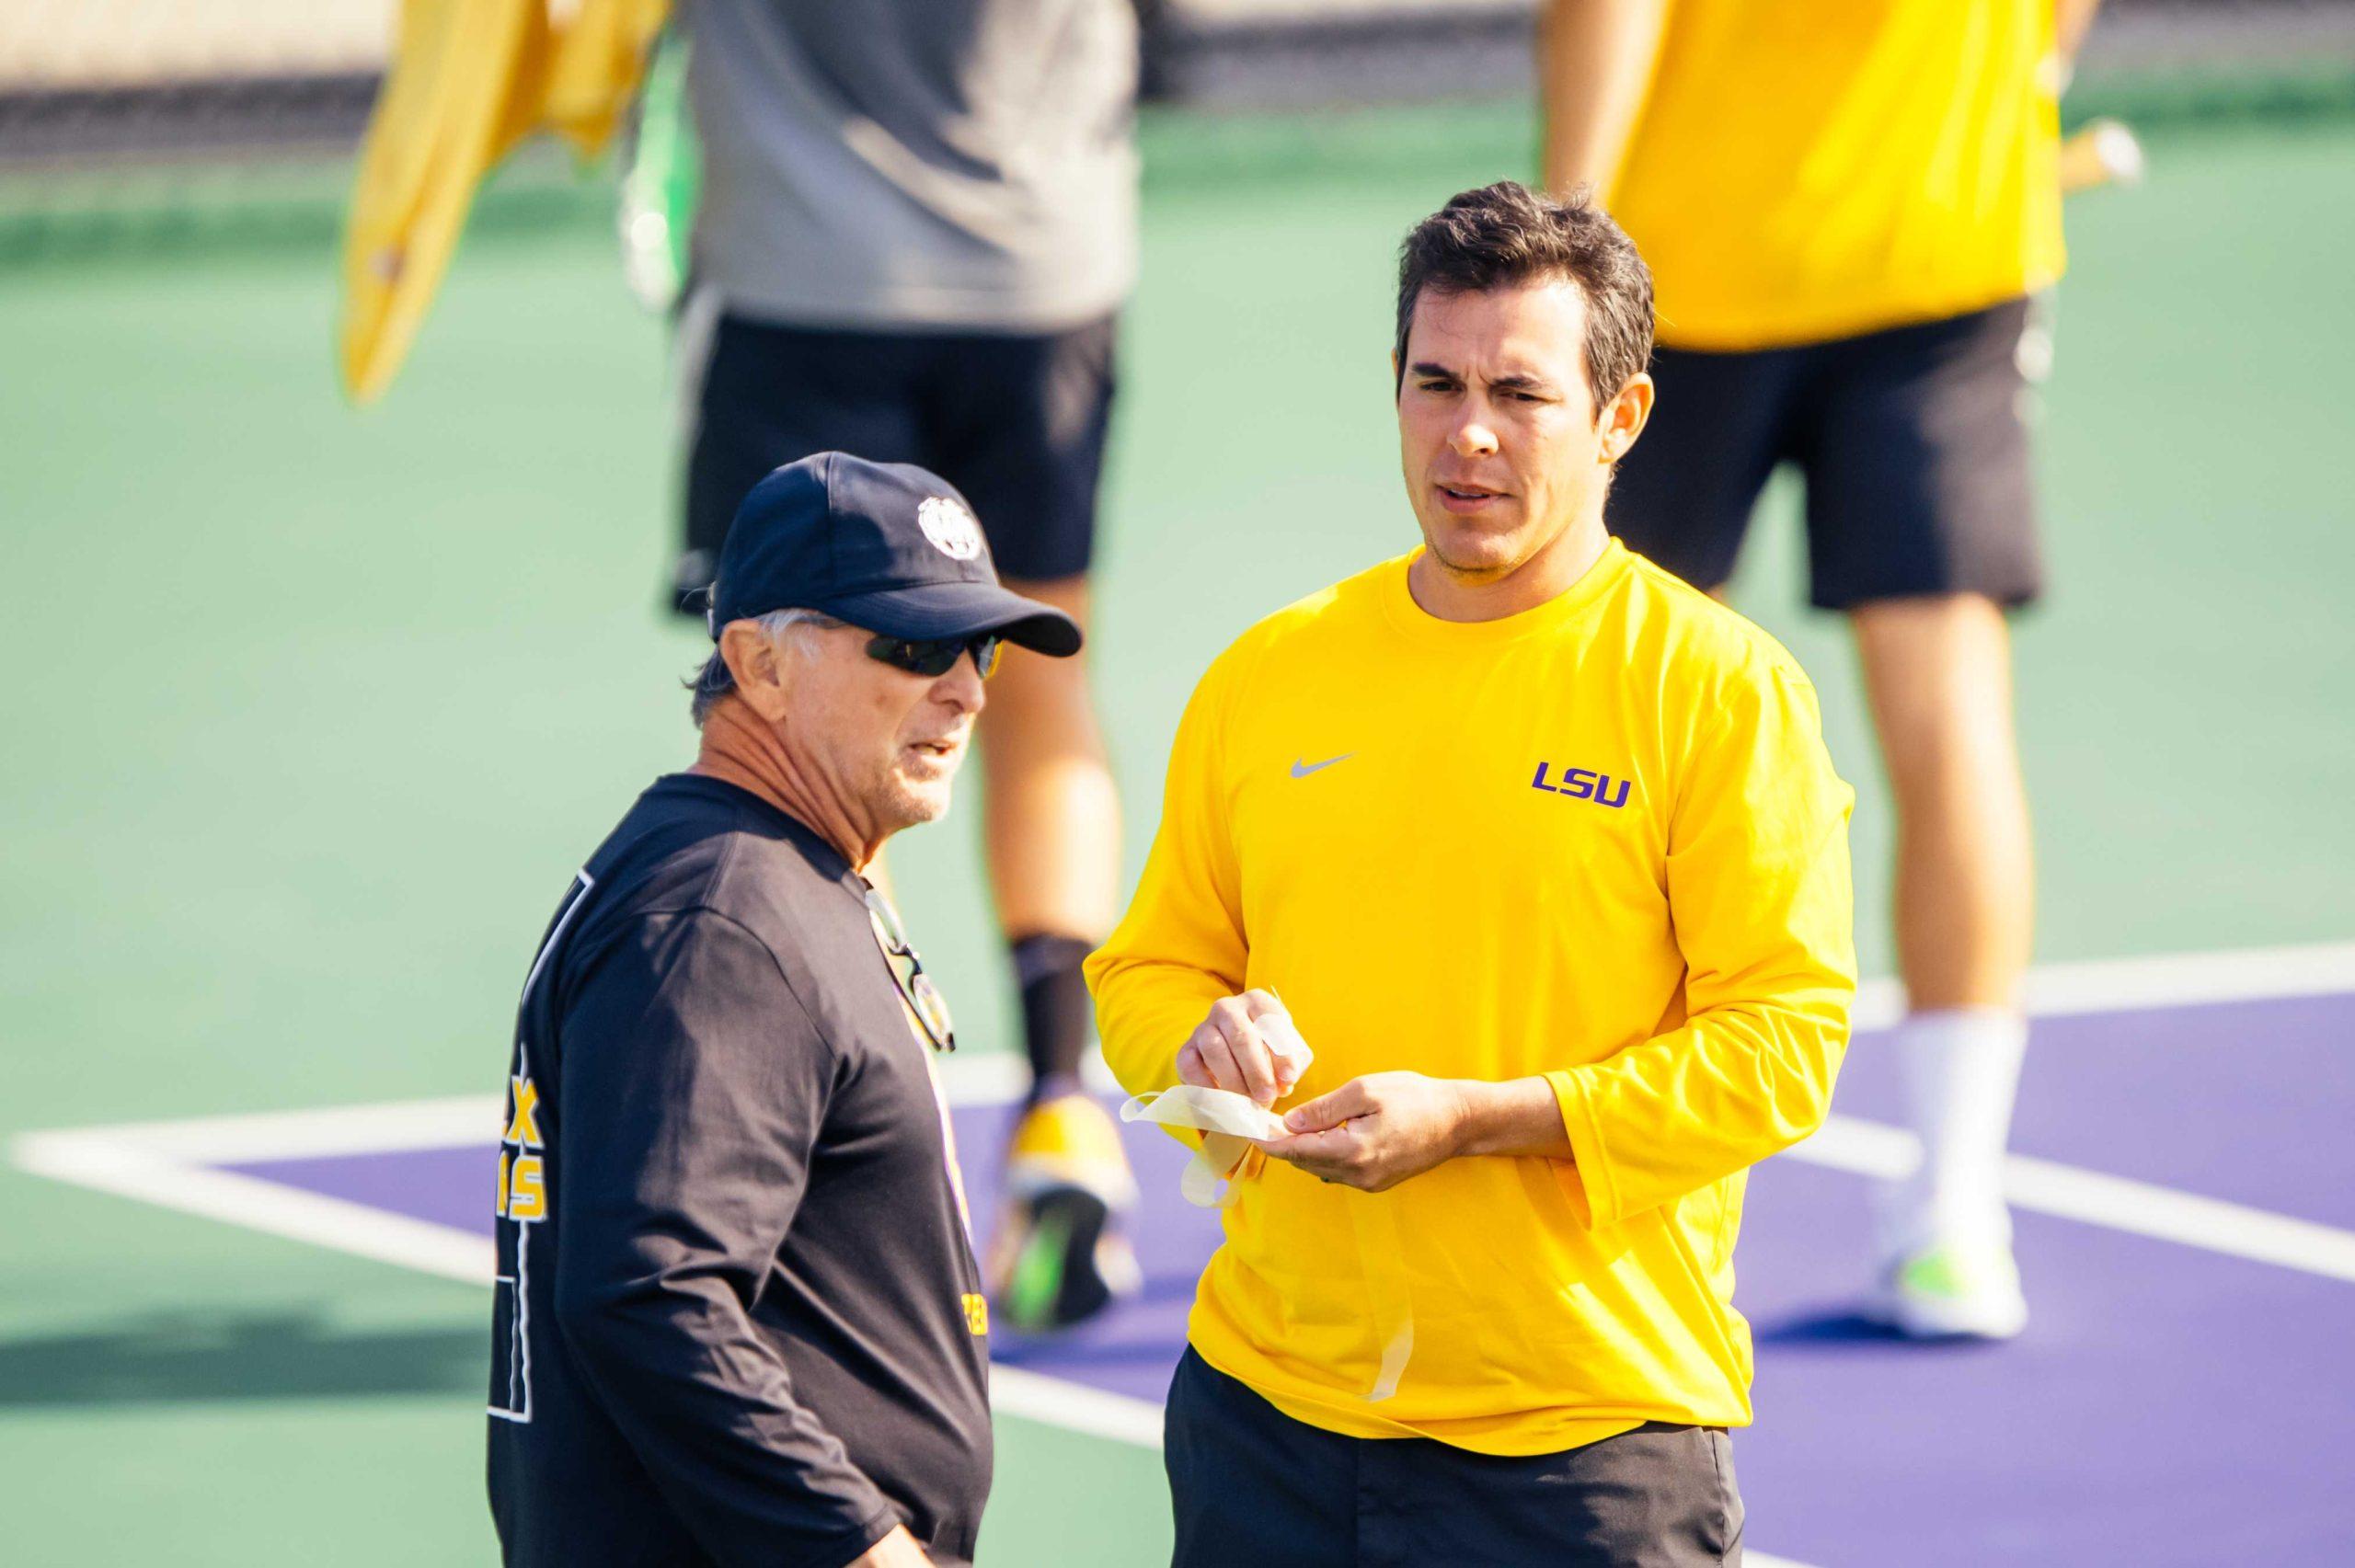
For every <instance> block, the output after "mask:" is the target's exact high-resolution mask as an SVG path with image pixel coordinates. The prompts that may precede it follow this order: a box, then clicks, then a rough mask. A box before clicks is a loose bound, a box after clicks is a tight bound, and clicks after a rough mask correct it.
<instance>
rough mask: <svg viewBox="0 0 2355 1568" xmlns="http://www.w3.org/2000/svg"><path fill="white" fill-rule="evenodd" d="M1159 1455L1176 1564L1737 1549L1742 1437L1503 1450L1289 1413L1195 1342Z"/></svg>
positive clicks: (1672, 1436)
mask: <svg viewBox="0 0 2355 1568" xmlns="http://www.w3.org/2000/svg"><path fill="white" fill-rule="evenodd" d="M1162 1460H1163V1463H1164V1464H1166V1466H1167V1467H1168V1471H1169V1495H1170V1502H1171V1505H1172V1508H1173V1511H1174V1512H1175V1514H1176V1516H1177V1551H1175V1553H1174V1554H1173V1555H1172V1556H1171V1559H1170V1562H1171V1563H1172V1565H1173V1568H1233V1565H1234V1564H1235V1563H1238V1562H1281V1563H1282V1564H1283V1565H1284V1568H1428V1565H1430V1564H1434V1563H1446V1564H1448V1565H1449V1568H1538V1565H1541V1564H1542V1565H1543V1568H1606V1565H1607V1568H1696V1565H1698V1564H1703V1563H1706V1564H1711V1565H1712V1568H1715V1565H1717V1564H1724V1563H1731V1564H1737V1565H1738V1564H1739V1563H1740V1562H1741V1522H1742V1511H1741V1497H1740V1494H1739V1493H1737V1492H1736V1491H1735V1489H1734V1482H1733V1449H1732V1445H1731V1444H1730V1443H1729V1442H1728V1441H1727V1438H1726V1435H1725V1432H1724V1431H1723V1430H1722V1429H1721V1428H1718V1427H1714V1426H1675V1425H1667V1424H1665V1423H1661V1422H1648V1423H1646V1424H1645V1425H1641V1426H1638V1427H1637V1428H1636V1429H1635V1430H1634V1431H1632V1432H1627V1433H1624V1434H1622V1435H1621V1436H1616V1437H1606V1438H1604V1439H1603V1441H1602V1442H1599V1443H1590V1444H1588V1445H1587V1446H1586V1447H1585V1448H1572V1449H1570V1450H1569V1451H1568V1452H1567V1453H1559V1454H1541V1455H1538V1456H1535V1457H1534V1458H1530V1459H1499V1458H1496V1457H1494V1456H1492V1455H1488V1454H1475V1453H1470V1452H1467V1451H1466V1450H1465V1449H1462V1448H1450V1447H1449V1446H1448V1445H1446V1444H1444V1443H1435V1442H1432V1441H1430V1440H1429V1439H1427V1438H1421V1437H1379V1438H1362V1437H1343V1436H1337V1435H1336V1434H1334V1433H1331V1432H1326V1431H1322V1430H1320V1429H1318V1428H1316V1427H1314V1426H1309V1425H1304V1424H1303V1423H1301V1422H1297V1421H1294V1420H1292V1418H1291V1417H1290V1416H1288V1415H1286V1414H1284V1413H1282V1412H1281V1411H1279V1410H1278V1409H1276V1407H1275V1406H1274V1405H1271V1404H1269V1402H1267V1401H1266V1400H1263V1399H1261V1398H1260V1397H1259V1396H1258V1394H1255V1393H1253V1392H1252V1391H1250V1390H1249V1389H1247V1388H1246V1387H1245V1386H1244V1385H1243V1384H1241V1383H1239V1382H1237V1381H1235V1379H1232V1378H1230V1377H1228V1376H1226V1375H1225V1374H1224V1373H1223V1372H1221V1371H1219V1370H1218V1369H1217V1368H1213V1367H1212V1366H1211V1365H1210V1363H1208V1362H1206V1361H1204V1360H1203V1359H1202V1358H1201V1357H1200V1356H1197V1355H1196V1354H1194V1352H1193V1350H1192V1349H1191V1348H1189V1349H1188V1350H1187V1352H1186V1356H1185V1359H1183V1360H1182V1361H1180V1362H1179V1363H1178V1364H1177V1376H1176V1377H1175V1378H1174V1379H1171V1380H1170V1384H1169V1409H1168V1413H1167V1415H1166V1421H1165V1425H1164V1434H1163V1440H1162Z"/></svg>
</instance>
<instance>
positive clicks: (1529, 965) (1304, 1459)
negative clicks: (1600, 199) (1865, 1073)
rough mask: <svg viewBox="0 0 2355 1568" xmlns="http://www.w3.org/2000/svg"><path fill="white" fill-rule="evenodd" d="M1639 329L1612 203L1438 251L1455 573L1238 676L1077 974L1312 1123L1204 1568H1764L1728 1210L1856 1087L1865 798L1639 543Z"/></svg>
mask: <svg viewBox="0 0 2355 1568" xmlns="http://www.w3.org/2000/svg"><path fill="white" fill-rule="evenodd" d="M1651 334H1652V309H1651V288H1650V281H1649V279H1648V275H1647V273H1646V270H1645V267H1644V264H1643V261H1642V258H1640V257H1639V256H1638V255H1637V251H1636V248H1635V246H1633V245H1631V244H1630V243H1629V241H1628V239H1627V237H1626V235H1625V234H1623V233H1622V232H1621V231H1620V230H1619V228H1618V227H1617V225H1616V224H1614V223H1613V222H1612V220H1611V219H1610V218H1609V217H1608V216H1607V215H1606V214H1604V213H1603V212H1601V211H1600V210H1598V209H1596V208H1594V207H1592V206H1590V205H1586V204H1583V203H1580V202H1574V201H1572V202H1566V201H1561V200H1555V199H1553V198H1550V197H1547V196H1545V195H1542V194H1540V193H1538V192H1535V191H1533V190H1531V189H1528V188H1526V187H1524V186H1521V185H1517V184H1511V183H1506V184H1499V185H1494V186H1489V187H1487V188H1485V189H1479V190H1473V191H1466V192H1465V193H1463V194H1461V195H1459V196H1457V197H1455V198H1454V199H1453V200H1450V201H1449V202H1448V203H1447V205H1446V206H1445V207H1444V208H1442V210H1441V211H1440V212H1437V213H1435V214H1433V215H1432V216H1430V218H1427V219H1426V220H1424V221H1423V222H1422V223H1420V224H1419V225H1418V226H1417V227H1416V228H1415V230H1414V231H1413V232H1412V233H1411V234H1410V235H1408V237H1407V242H1406V245H1405V247H1404V250H1403V253H1402V259H1401V264H1400V272H1399V287H1398V317H1397V337H1396V361H1395V363H1396V377H1397V381H1396V399H1397V412H1398V427H1399V437H1400V448H1401V453H1402V466H1403V471H1404V475H1405V479H1406V483H1407V498H1408V501H1409V504H1410V505H1411V507H1412V509H1413V511H1414V514H1415V517H1416V519H1417V521H1418V522H1419V524H1420V526H1421V531H1422V536H1423V544H1422V547H1421V548H1419V549H1418V550H1415V551H1412V552H1410V553H1408V554H1407V555H1401V556H1398V557H1396V558H1395V559H1392V560H1389V561H1385V562H1384V563H1383V564H1381V565H1379V566H1376V567H1373V568H1372V569H1370V570H1368V571H1365V572H1362V573H1361V574H1359V575H1358V576H1356V577H1353V578H1349V579H1348V580H1346V581H1343V582H1341V583H1338V584H1336V585H1335V586H1333V587H1331V588H1328V589H1325V590H1324V591H1322V592H1319V593H1316V594H1314V595H1312V596H1311V597H1309V598H1307V599H1304V600H1303V601H1300V602H1299V603H1296V604H1293V605H1292V606H1290V607H1289V608H1286V609H1284V610H1281V611H1279V612H1276V613H1275V614H1273V615H1271V616H1269V618H1267V619H1266V620H1264V621H1262V622H1260V623H1259V624H1258V625H1256V626H1254V627H1252V628H1251V629H1250V630H1249V631H1247V632H1246V633H1245V634H1244V635H1243V636H1242V637H1241V638H1240V639H1238V640H1237V641H1236V642H1235V644H1234V646H1232V647H1229V648H1228V649H1227V650H1226V651H1225V652H1224V653H1223V654H1222V655H1221V656H1220V657H1219V658H1218V659H1217V660H1216V661H1215V662H1214V663H1213V664H1212V667H1211V669H1210V670H1209V672H1208V673H1207V674H1206V675H1204V677H1203V678H1202V681H1201V683H1200V686H1199V687H1198V688H1197V690H1196V691H1195V693H1194V695H1193V698H1192V700H1191V702H1190V703H1189V705H1188V707H1187V710H1186V713H1185V716H1184V718H1183V720H1182V721H1181V723H1180V726H1179V728H1178V731H1177V738H1176V741H1175V744H1174V746H1173V749H1172V752H1171V756H1170V762H1169V775H1168V783H1167V788H1166V793H1165V796H1164V800H1163V807H1162V819H1161V824H1160V830H1159V833H1158V836H1157V837H1156V839H1155V844H1154V848H1153V853H1152V855H1151V858H1150V860H1149V861H1148V863H1147V864H1146V867H1145V871H1144V875H1143V880H1142V882H1141V884H1140V886H1139V887H1138V889H1137V893H1136V897H1135V899H1134V901H1133V902H1132V904H1131V906H1130V908H1129V910H1128V912H1127V914H1126V916H1125V917H1124V918H1123V920H1122V921H1121V922H1120V926H1119V928H1118V929H1117V930H1116V931H1115V932H1114V933H1113V935H1112V937H1111V939H1110V940H1109V943H1107V944H1106V945H1105V946H1104V947H1103V948H1101V949H1100V950H1098V951H1097V953H1096V954H1095V955H1094V956H1092V957H1090V959H1089V960H1088V964H1087V977H1088V981H1089V984H1090V987H1091V989H1092V990H1093V991H1094V994H1095V997H1096V1003H1097V1023H1098V1029H1099V1033H1100V1034H1101V1036H1102V1039H1103V1044H1104V1054H1105V1058H1106V1060H1107V1061H1108V1062H1109V1064H1110V1066H1111V1068H1112V1070H1113V1072H1114V1074H1115V1075H1116V1076H1117V1077H1118V1078H1119V1079H1120V1082H1122V1083H1123V1084H1125V1085H1126V1086H1127V1087H1128V1088H1129V1089H1130V1090H1131V1091H1132V1092H1134V1093H1145V1092H1149V1091H1155V1090H1165V1089H1167V1088H1169V1087H1170V1086H1172V1085H1173V1084H1176V1083H1179V1082H1183V1083H1189V1084H1200V1085H1206V1086H1210V1087H1212V1088H1220V1089H1225V1090H1229V1091H1232V1092H1235V1093H1246V1094H1249V1095H1250V1096H1251V1097H1252V1098H1254V1099H1256V1100H1257V1101H1258V1102H1259V1103H1260V1104H1263V1105H1275V1106H1278V1107H1281V1108H1282V1109H1284V1110H1285V1112H1286V1122H1285V1125H1286V1127H1287V1128H1288V1129H1289V1130H1288V1132H1287V1133H1286V1135H1285V1136H1283V1137H1281V1138H1276V1139H1271V1140H1269V1141H1267V1142H1266V1143H1265V1144H1264V1145H1263V1148H1264V1153H1265V1157H1264V1158H1262V1157H1259V1156H1257V1155H1254V1156H1252V1157H1248V1158H1246V1161H1245V1162H1243V1163H1242V1164H1241V1165H1239V1166H1237V1167H1236V1168H1235V1172H1234V1175H1235V1180H1234V1181H1233V1183H1232V1185H1231V1188H1230V1196H1231V1202H1230V1205H1229V1207H1227V1208H1226V1210H1225V1215H1224V1227H1225V1239H1224V1242H1223V1245H1222V1246H1221V1247H1220V1248H1219V1250H1218V1252H1217V1253H1215V1254H1214V1255H1213V1257H1212V1260H1211V1262H1210V1265H1209V1266H1208V1267H1207V1268H1206V1269H1205V1270H1204V1272H1203V1275H1202V1278H1201V1283H1200V1289H1199V1293H1198V1295H1197V1297H1196V1299H1195V1303H1194V1309H1193V1313H1192V1317H1191V1321H1190V1324H1189V1349H1188V1351H1187V1354H1186V1356H1185V1359H1184V1361H1183V1362H1182V1363H1181V1365H1180V1367H1179V1368H1178V1370H1177V1375H1176V1377H1175V1379H1174V1380H1173V1382H1172V1385H1171V1388H1170V1393H1169V1406H1168V1416H1167V1422H1168V1425H1167V1439H1166V1446H1165V1454H1166V1463H1167V1467H1168V1472H1169V1482H1170V1489H1171V1495H1172V1499H1173V1503H1174V1506H1175V1515H1176V1524H1177V1552H1176V1558H1175V1561H1176V1562H1177V1563H1178V1564H1179V1565H1180V1568H1186V1565H1192V1564H1205V1565H1206V1564H1212V1563H1218V1564H1225V1563H1231V1562H1244V1561H1268V1562H1284V1563H1286V1564H1288V1565H1316V1564H1327V1563H1331V1564H1342V1563H1357V1562H1364V1563H1373V1562H1538V1561H1543V1562H1549V1563H1619V1562H1636V1561H1641V1562H1647V1563H1671V1564H1682V1563H1700V1562H1708V1563H1718V1562H1738V1561H1740V1531H1741V1505H1740V1498H1739V1494H1737V1492H1736V1491H1735V1488H1734V1485H1733V1480H1732V1470H1731V1465H1730V1455H1729V1447H1728V1444H1727V1442H1726V1435H1725V1429H1726V1428H1728V1427H1730V1426H1736V1425H1744V1424H1746V1423H1747V1422H1748V1421H1749V1420H1750V1416H1751V1409H1750V1399H1749V1384H1750V1375H1751V1351H1750V1335H1749V1330H1748V1327H1747V1325H1746V1324H1745V1323H1744V1322H1743V1321H1742V1318H1741V1316H1740V1313H1739V1312H1738V1311H1736V1310H1734V1307H1733V1304H1732V1299H1731V1297H1732V1288H1733V1275H1732V1252H1733V1242H1734V1235H1735V1231H1736V1230H1737V1228H1738V1226H1739V1222H1740V1210H1741V1195H1742V1187H1743V1173H1744V1171H1745V1170H1746V1168H1747V1167H1749V1166H1750V1165H1752V1164H1753V1163H1755V1162H1758V1161H1759V1160H1762V1159H1763V1158H1765V1157H1766V1156H1768V1155H1770V1154H1772V1153H1774V1152H1775V1150H1779V1149H1782V1148H1784V1147H1786V1146H1787V1145H1788V1144H1790V1143H1793V1142H1795V1141H1797V1140H1798V1139H1801V1138H1804V1137H1806V1136H1807V1135H1808V1134H1809V1132H1811V1131H1812V1130H1813V1129H1814V1128H1815V1127H1817V1126H1818V1125H1819V1124H1820V1123H1821V1120H1822V1118H1823V1116H1824V1114H1825V1107H1826V1105H1827V1104H1828V1103H1829V1101H1830V1098H1831V1094H1832V1080H1833V1076H1834V1073H1835V1071H1836V1070H1837V1066H1838V1063H1839V1059H1840V1056H1841V1052H1842V1049H1843V1047H1844V1044H1845V1040H1846V1037H1847V1030H1848V1009H1849V1003H1850V1000H1851V998H1852V996H1853V994H1854V990H1855V956H1854V952H1853V946H1852V940H1851V919H1852V911H1851V907H1850V906H1851V897H1852V895H1851V890H1850V886H1849V873H1848V859H1847V837H1846V833H1847V817H1848V811H1849V807H1850V804H1851V801H1852V798H1853V797H1852V795H1851V793H1850V791H1849V789H1848V787H1847V786H1846V785H1845V784H1843V783H1842V782H1841V781H1840V779H1839V778H1838V776H1837V775H1836V774H1835V773H1833V771H1832V764H1831V761H1830V759H1829V757H1828V756H1827V754H1826V753H1825V750H1824V748H1823V743H1822V739H1821V730H1820V725H1819V720H1818V715H1817V712H1816V703H1815V696H1814V692H1813V689H1812V688H1811V687H1810V686H1809V682H1808V680H1807V678H1806V676H1805V675H1804V674H1802V673H1801V672H1800V670H1798V666H1797V665H1796V664H1795V663H1794V662H1793V661H1792V660H1791V658H1790V657H1789V655H1787V654H1786V652H1784V650H1783V649H1782V648H1781V647H1778V646H1776V644H1775V642H1774V641H1773V639H1771V638H1770V637H1768V636H1767V635H1765V634H1764V633H1763V632H1761V631H1760V630H1759V629H1758V628H1757V627H1755V626H1753V625H1752V624H1750V623H1748V622H1747V621H1744V620H1743V619H1741V618H1740V616H1739V615H1737V614H1735V613H1734V612H1732V611H1730V610H1729V609H1727V608H1725V607H1724V606H1722V605H1719V604H1717V602H1715V601H1712V600H1710V599H1708V598H1707V597H1706V596H1705V595H1703V594H1701V593H1699V592H1697V591H1695V590H1694V589H1691V588H1690V587H1688V586H1686V585H1685V584H1683V583H1682V582H1680V581H1678V580H1677V579H1676V578H1673V577H1671V575H1670V574H1668V573H1666V572H1664V571H1661V570H1660V569H1659V568H1658V567H1654V566H1652V565H1651V564H1649V563H1648V562H1646V561H1644V560H1642V559H1641V558H1639V557H1638V556H1637V555H1633V554H1631V553H1630V552H1629V551H1628V550H1627V549H1626V548H1625V547H1624V546H1623V545H1621V544H1618V543H1616V542H1615V541H1614V540H1612V539H1611V538H1610V537H1609V536H1608V534H1607V533H1606V532H1605V531H1604V528H1603V498H1604V495H1605V493H1606V492H1607V491H1608V489H1609V487H1610V484H1611V476H1612V473H1613V470H1614V466H1615V465H1616V464H1617V463H1618V462H1619V460H1620V459H1621V458H1622V457H1623V456H1624V455H1625V454H1626V452H1627V451H1628V449H1629V448H1630V447H1631V446H1633V445H1634V444H1635V443H1636V441H1637V437H1638V435H1640V434H1641V433H1642V431H1643V429H1644V427H1645V422H1646V420H1647V418H1648V416H1649V414H1650V411H1651V406H1652V397H1653V391H1652V383H1651V381H1650V379H1649V378H1648V376H1646V375H1645V374H1644V364H1645V360H1646V356H1647V355H1648V352H1649V350H1650V347H1651ZM1278 1012H1281V1013H1287V1014H1288V1015H1289V1021H1290V1023H1291V1024H1292V1026H1293V1028H1294V1029H1296V1031H1297V1032H1298V1035H1299V1036H1300V1037H1301V1038H1303V1039H1304V1041H1305V1043H1306V1044H1307V1046H1308V1047H1309V1049H1310V1051H1311V1053H1312V1057H1311V1059H1309V1060H1307V1061H1306V1062H1305V1063H1304V1062H1303V1060H1302V1059H1301V1057H1300V1055H1299V1053H1298V1052H1297V1051H1296V1050H1294V1049H1292V1048H1291V1047H1289V1045H1288V1044H1287V1043H1286V1040H1285V1036H1284V1034H1283V1033H1281V1032H1279V1031H1277V1030H1275V1029H1274V1027H1273V1026H1272V1025H1271V1024H1267V1022H1266V1021H1267V1020H1268V1018H1269V1015H1270V1014H1271V1013H1278ZM1271 1035H1273V1036H1275V1038H1274V1039H1273V1040H1271V1038H1270V1036H1271Z"/></svg>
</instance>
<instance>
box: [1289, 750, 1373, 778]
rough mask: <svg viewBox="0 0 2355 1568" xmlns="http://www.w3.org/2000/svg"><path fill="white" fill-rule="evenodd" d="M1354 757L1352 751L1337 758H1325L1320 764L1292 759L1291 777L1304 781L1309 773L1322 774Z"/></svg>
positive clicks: (1354, 754)
mask: <svg viewBox="0 0 2355 1568" xmlns="http://www.w3.org/2000/svg"><path fill="white" fill-rule="evenodd" d="M1356 755H1357V753H1356V752H1354V751H1344V752H1342V753H1341V754H1340V755H1339V756H1338V757H1327V758H1326V759H1325V760H1324V761H1321V762H1304V761H1300V760H1299V759H1298V758H1294V759H1293V760H1292V777H1294V778H1296V779H1304V778H1306V777H1307V776H1308V775H1309V774H1311V773H1322V772H1324V771H1325V770H1326V769H1327V768H1329V767H1331V766H1332V765H1333V764H1334V763H1336V762H1346V761H1349V760H1350V758H1352V757H1354V756H1356Z"/></svg>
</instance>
